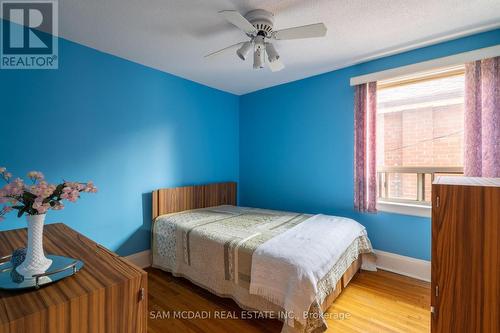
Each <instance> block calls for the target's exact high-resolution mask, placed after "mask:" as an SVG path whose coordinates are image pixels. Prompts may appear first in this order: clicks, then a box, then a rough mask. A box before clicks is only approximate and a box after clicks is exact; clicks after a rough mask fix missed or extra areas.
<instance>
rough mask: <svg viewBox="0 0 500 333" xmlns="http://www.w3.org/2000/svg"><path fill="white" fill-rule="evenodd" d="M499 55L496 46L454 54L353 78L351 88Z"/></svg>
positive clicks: (499, 48)
mask: <svg viewBox="0 0 500 333" xmlns="http://www.w3.org/2000/svg"><path fill="white" fill-rule="evenodd" d="M499 55H500V45H495V46H490V47H485V48H482V49H477V50H473V51H469V52H463V53H458V54H454V55H451V56H448V57H443V58H437V59H433V60H429V61H423V62H419V63H416V64H412V65H407V66H402V67H396V68H391V69H387V70H384V71H380V72H375V73H370V74H366V75H360V76H356V77H352V78H351V82H350V83H351V86H355V85H358V84H363V83H368V82H373V81H381V80H387V79H392V78H395V77H399V76H404V75H408V74H415V73H419V72H425V71H429V70H434V69H436V68H441V67H448V66H455V65H463V64H464V63H467V62H471V61H475V60H480V59H486V58H492V57H497V56H499Z"/></svg>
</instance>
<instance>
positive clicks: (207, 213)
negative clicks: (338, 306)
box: [151, 182, 374, 332]
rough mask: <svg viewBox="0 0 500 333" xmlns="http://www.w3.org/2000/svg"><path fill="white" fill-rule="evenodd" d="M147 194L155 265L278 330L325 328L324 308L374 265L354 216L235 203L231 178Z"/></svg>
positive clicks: (317, 329)
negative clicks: (277, 324) (271, 321)
mask: <svg viewBox="0 0 500 333" xmlns="http://www.w3.org/2000/svg"><path fill="white" fill-rule="evenodd" d="M152 201H153V204H152V206H153V226H152V235H151V236H152V254H153V267H156V268H159V269H162V270H165V271H168V272H171V273H172V274H173V275H174V276H179V277H184V278H186V279H188V280H190V281H191V282H193V283H194V284H196V285H199V286H201V287H203V288H205V289H207V290H209V291H211V292H212V293H214V294H216V295H218V296H221V297H230V298H232V299H233V300H235V301H236V302H237V303H238V305H239V306H240V307H241V308H242V309H245V310H249V311H259V312H258V313H254V314H253V315H254V316H257V315H258V316H262V315H264V316H266V317H271V318H277V319H280V320H282V321H283V322H284V325H283V330H282V332H322V331H325V330H326V329H327V324H326V320H325V318H324V317H323V313H324V312H325V311H326V310H327V309H328V307H329V306H330V305H331V304H332V302H333V301H334V300H335V299H336V298H337V297H338V295H339V294H340V293H341V292H342V290H343V289H344V288H345V287H346V286H347V284H348V283H349V282H350V280H351V279H352V278H353V276H354V275H355V274H356V273H357V272H358V270H359V269H360V268H361V266H363V268H365V269H374V261H373V257H371V254H372V252H373V251H372V247H371V244H370V241H369V239H368V237H367V235H366V230H365V229H364V227H362V226H361V225H360V224H358V223H357V222H355V221H353V220H350V219H345V218H341V217H334V216H326V215H309V214H299V213H293V212H283V211H275V210H267V209H259V208H249V207H238V206H236V183H233V182H228V183H216V184H209V185H199V186H187V187H177V188H167V189H160V190H157V191H154V192H153V195H152ZM328 237H330V238H328ZM332 240H334V241H332ZM329 244H335V245H334V246H330V245H329ZM311 259H312V260H311ZM297 291H299V292H297ZM303 310H304V311H303ZM249 315H250V316H251V315H252V313H250V314H249Z"/></svg>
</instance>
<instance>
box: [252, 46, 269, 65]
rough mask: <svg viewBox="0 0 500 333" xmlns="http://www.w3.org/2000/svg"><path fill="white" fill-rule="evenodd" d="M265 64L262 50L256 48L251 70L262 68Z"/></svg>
mask: <svg viewBox="0 0 500 333" xmlns="http://www.w3.org/2000/svg"><path fill="white" fill-rule="evenodd" d="M265 62H266V57H265V52H264V48H261V47H256V48H255V52H254V53H253V68H254V69H259V68H264V63H265Z"/></svg>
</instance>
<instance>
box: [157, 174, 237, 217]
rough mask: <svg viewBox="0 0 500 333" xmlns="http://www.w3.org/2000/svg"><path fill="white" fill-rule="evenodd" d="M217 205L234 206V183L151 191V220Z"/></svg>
mask: <svg viewBox="0 0 500 333" xmlns="http://www.w3.org/2000/svg"><path fill="white" fill-rule="evenodd" d="M219 205H233V206H236V183H235V182H226V183H215V184H207V185H196V186H183V187H174V188H164V189H159V190H156V191H153V205H152V206H153V220H154V219H156V218H157V217H158V216H160V215H164V214H170V213H177V212H182V211H184V210H190V209H197V208H206V207H213V206H219Z"/></svg>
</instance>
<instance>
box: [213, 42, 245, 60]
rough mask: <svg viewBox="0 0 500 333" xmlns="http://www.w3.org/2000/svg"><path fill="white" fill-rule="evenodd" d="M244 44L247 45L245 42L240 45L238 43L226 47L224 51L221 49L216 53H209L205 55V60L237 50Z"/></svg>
mask: <svg viewBox="0 0 500 333" xmlns="http://www.w3.org/2000/svg"><path fill="white" fill-rule="evenodd" d="M243 43H245V42H239V43H236V44H233V45H229V46H228V47H225V48H223V49H220V50H218V51H214V52H212V53H209V54H207V55H205V56H204V58H211V57H213V56H216V55H219V54H221V53H223V52H225V51H228V50H231V49H235V48H237V47H239V46H240V45H242V44H243Z"/></svg>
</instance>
